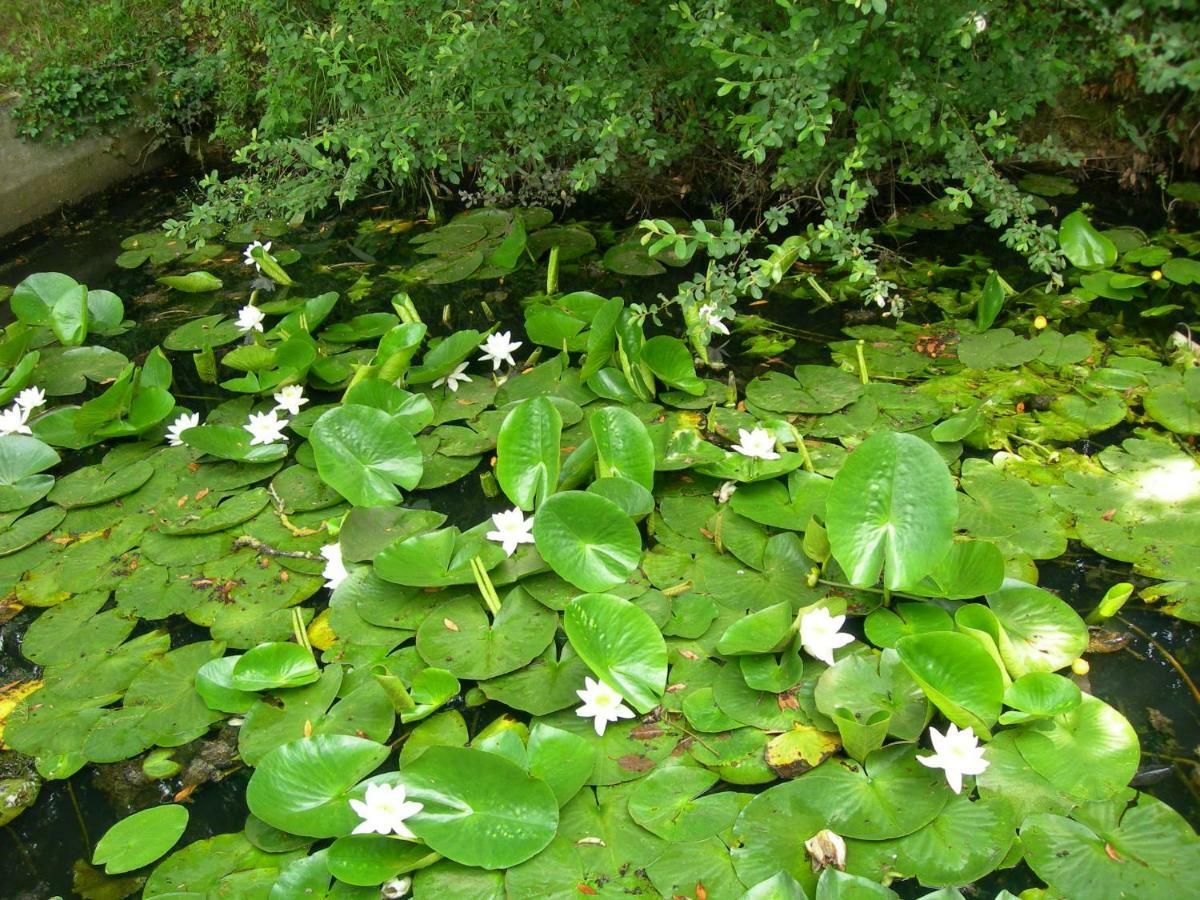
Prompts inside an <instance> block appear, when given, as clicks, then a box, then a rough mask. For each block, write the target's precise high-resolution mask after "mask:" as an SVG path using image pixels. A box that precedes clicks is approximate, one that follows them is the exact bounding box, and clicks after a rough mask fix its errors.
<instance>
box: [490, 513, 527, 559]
mask: <svg viewBox="0 0 1200 900" xmlns="http://www.w3.org/2000/svg"><path fill="white" fill-rule="evenodd" d="M492 524H493V525H495V526H496V527H495V528H494V529H493V530H492V531H489V532H488V533H487V534H486V535H485V537H486V538H487V539H488V540H489V541H496V542H497V543H498V544H500V545H502V546H503V547H504V552H505V554H506V555H508V556H512V555H513V554H514V553H516V552H517V547H518V546H520V545H521V544H532V543H533V518H532V517H530V518H528V519H527V518H525V513H523V512H521V510H519V509H510V510H507V511H505V512H498V513H495V514H494V515H493V516H492Z"/></svg>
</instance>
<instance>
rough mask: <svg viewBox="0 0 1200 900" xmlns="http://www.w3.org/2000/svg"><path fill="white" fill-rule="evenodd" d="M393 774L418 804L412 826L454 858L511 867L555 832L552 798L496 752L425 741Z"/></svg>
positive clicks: (485, 865) (472, 863)
mask: <svg viewBox="0 0 1200 900" xmlns="http://www.w3.org/2000/svg"><path fill="white" fill-rule="evenodd" d="M400 780H401V781H402V782H403V784H404V785H405V787H406V788H407V792H408V796H409V797H410V798H411V799H412V800H414V801H416V802H418V803H422V804H424V808H423V809H422V810H421V812H420V813H418V814H417V815H416V816H414V817H413V819H412V826H411V827H412V829H413V831H414V832H415V833H416V834H417V836H418V837H420V838H421V839H423V840H424V841H425V842H426V843H427V844H428V845H429V846H430V847H431V848H433V849H434V850H436V851H437V852H438V853H441V854H442V855H443V856H446V857H447V858H449V859H452V860H454V861H455V862H458V863H461V864H463V865H468V866H480V867H482V868H484V869H502V868H507V867H509V866H515V865H517V864H519V863H521V862H524V861H525V860H527V859H529V858H530V857H532V856H534V855H536V854H537V853H538V852H539V851H540V850H542V849H543V848H544V847H545V846H546V845H547V844H549V843H550V841H551V840H552V839H553V838H554V833H555V829H556V828H557V826H558V801H557V800H556V799H555V797H554V792H553V791H551V790H550V788H549V786H548V785H547V784H546V783H545V782H544V781H541V780H539V779H536V778H534V777H532V776H530V775H528V774H527V773H525V772H524V771H522V770H521V769H520V768H519V767H518V766H516V765H514V764H513V763H511V762H509V761H508V760H506V759H503V758H502V757H500V756H497V755H496V754H494V753H485V752H483V751H480V750H473V749H470V748H465V747H430V748H429V749H428V750H426V751H425V752H424V753H422V754H421V755H420V757H418V758H417V759H416V760H414V761H412V762H410V763H408V764H407V765H405V766H404V767H403V768H402V770H401V772H400Z"/></svg>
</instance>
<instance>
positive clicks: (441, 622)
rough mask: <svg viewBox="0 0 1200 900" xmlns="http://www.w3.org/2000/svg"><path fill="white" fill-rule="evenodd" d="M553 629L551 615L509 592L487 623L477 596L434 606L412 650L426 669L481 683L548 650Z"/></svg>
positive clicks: (520, 594) (517, 593)
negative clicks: (438, 670) (490, 620)
mask: <svg viewBox="0 0 1200 900" xmlns="http://www.w3.org/2000/svg"><path fill="white" fill-rule="evenodd" d="M557 628H558V616H557V615H556V614H555V613H554V612H552V611H551V610H548V609H546V607H544V606H542V605H541V604H540V603H538V602H537V601H535V600H534V599H533V598H531V597H530V596H529V594H528V593H526V592H525V591H524V590H523V589H521V588H515V589H514V590H512V591H510V592H509V593H508V594H507V595H506V596H505V597H504V598H503V599H502V601H501V604H500V612H499V613H498V614H497V615H496V618H495V620H494V621H493V622H489V621H488V618H487V614H486V612H485V611H484V608H483V603H482V600H481V599H480V598H478V597H471V596H467V597H462V598H460V599H457V600H451V601H450V602H449V603H446V604H444V605H442V606H439V607H437V608H436V609H434V611H433V612H431V613H430V614H429V616H428V617H427V618H426V619H425V621H424V622H422V623H421V627H420V628H418V629H417V650H418V652H419V653H420V654H421V656H422V657H423V658H424V659H425V660H426V661H427V662H428V663H429V664H430V665H431V666H438V667H439V668H443V669H446V670H447V671H450V672H452V673H454V674H455V675H456V676H458V677H459V678H470V679H475V680H485V679H488V678H495V677H497V676H499V675H504V674H506V673H508V672H513V671H515V670H517V669H519V668H521V667H522V666H524V665H527V664H528V663H529V662H531V661H532V660H533V659H535V658H536V657H538V656H539V655H540V654H541V653H542V651H543V650H545V649H546V647H548V646H549V644H550V642H551V641H552V640H553V639H554V632H555V631H556V630H557Z"/></svg>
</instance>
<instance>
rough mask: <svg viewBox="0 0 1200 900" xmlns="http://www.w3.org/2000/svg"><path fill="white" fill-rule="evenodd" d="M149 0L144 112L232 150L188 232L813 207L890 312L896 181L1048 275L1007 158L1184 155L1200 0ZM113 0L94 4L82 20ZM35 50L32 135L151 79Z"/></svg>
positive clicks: (1043, 247) (70, 129)
mask: <svg viewBox="0 0 1200 900" xmlns="http://www.w3.org/2000/svg"><path fill="white" fill-rule="evenodd" d="M41 2H42V3H43V5H45V4H49V3H50V0H41ZM159 3H160V4H166V5H165V6H160V5H157V4H152V7H154V10H155V12H154V13H153V14H151V15H148V16H143V17H141V19H140V23H141V24H140V25H139V26H138V27H139V28H140V29H141V33H143V34H145V33H150V32H155V30H157V34H158V37H157V38H156V39H152V40H146V39H143V41H142V43H141V45H140V46H142V47H144V48H150V47H161V46H167V47H173V48H174V49H172V50H170V52H163V51H161V50H157V51H155V53H157V56H155V53H152V52H150V51H149V50H145V49H144V50H143V51H142V52H143V54H144V58H143V59H141V60H140V62H136V63H134V64H133V67H132V68H131V69H130V71H137V72H144V73H146V77H148V78H149V82H150V84H151V85H152V87H151V89H150V93H151V96H152V98H153V102H152V105H153V112H152V113H151V114H150V122H151V124H152V125H153V126H154V127H155V128H156V130H158V131H159V132H160V133H162V134H170V135H180V136H184V137H191V136H192V135H193V134H195V133H201V132H204V131H208V130H210V126H211V133H212V135H213V136H214V137H216V138H217V139H218V140H219V141H221V142H223V143H224V144H225V145H226V146H227V147H228V148H229V149H230V151H231V154H232V159H233V161H234V163H235V166H234V167H233V168H232V169H231V170H229V171H227V172H226V173H225V175H224V177H218V176H217V175H215V174H214V175H212V176H210V177H208V178H206V179H205V180H204V187H205V190H206V198H205V200H204V202H203V203H201V204H199V205H197V206H196V207H195V208H194V209H193V210H192V214H191V216H190V222H191V224H195V223H197V222H208V221H217V220H232V219H238V218H244V216H245V214H246V211H247V210H250V211H252V212H253V214H254V215H255V216H261V215H276V216H282V217H284V218H288V219H292V220H299V219H302V218H304V217H306V216H310V215H312V214H314V213H316V212H318V211H320V210H322V209H325V208H327V207H329V206H331V205H340V204H345V203H348V202H350V201H353V200H356V199H360V198H363V197H367V196H376V195H378V194H380V193H385V192H393V191H396V190H402V191H407V192H408V193H409V195H410V198H412V199H416V200H418V201H419V202H425V201H426V200H427V199H444V198H454V199H465V200H467V201H470V202H477V201H487V202H501V203H503V202H551V201H557V202H570V200H571V199H572V198H573V197H575V196H576V195H578V194H581V193H585V192H589V191H593V190H595V189H597V188H603V189H605V190H607V191H612V190H613V189H616V190H618V191H620V192H623V193H625V194H627V195H632V196H633V197H634V198H636V199H638V200H639V201H640V205H641V206H642V207H643V208H647V209H648V208H651V207H656V206H661V205H662V204H663V202H664V201H666V200H668V199H671V200H681V199H682V200H684V201H685V203H686V204H687V205H690V206H692V207H693V208H696V207H698V208H704V207H705V206H706V205H714V206H717V207H719V208H720V209H721V210H722V211H726V210H742V211H747V210H749V211H753V212H754V213H755V214H756V215H758V214H761V212H762V211H764V210H766V209H770V208H774V209H776V210H778V212H777V214H776V215H775V217H774V218H772V219H771V220H770V222H771V224H772V225H774V226H777V225H779V224H780V223H781V222H782V221H783V217H784V216H785V215H786V214H788V213H790V212H792V211H803V212H805V213H806V214H807V213H810V212H813V211H815V212H816V213H817V216H818V218H817V221H816V222H815V224H814V225H813V227H812V228H810V229H809V232H808V235H807V243H806V252H821V253H826V254H830V255H832V256H833V257H834V258H835V259H838V260H839V261H842V262H844V263H846V264H847V265H849V266H850V267H851V269H852V271H853V273H854V275H855V276H856V277H857V278H859V279H861V280H863V281H864V283H866V284H869V285H872V287H871V288H870V291H871V294H870V296H871V299H875V300H880V299H882V297H883V296H884V295H885V294H886V289H885V288H884V287H883V286H881V285H879V284H878V283H877V281H876V278H875V269H874V265H873V263H872V262H871V253H870V247H871V241H870V236H869V234H866V233H864V232H863V231H862V229H861V225H860V224H859V223H860V222H861V221H863V220H864V214H865V213H867V212H868V211H873V212H876V213H879V212H884V213H886V212H887V210H888V208H889V207H890V206H891V205H892V204H891V202H890V201H891V196H890V195H888V196H887V197H886V200H887V201H888V202H884V200H885V198H883V197H881V196H880V190H881V189H882V188H889V187H895V186H901V187H908V188H916V189H922V190H928V191H929V192H930V195H931V197H933V198H940V200H941V201H942V202H943V203H945V204H946V205H947V206H948V207H950V208H956V207H965V206H975V205H978V206H981V207H983V208H984V209H986V211H987V217H988V221H989V222H990V223H992V224H993V225H995V226H996V227H997V228H999V229H1001V230H1002V231H1003V235H1004V240H1005V242H1006V243H1007V244H1008V245H1009V246H1011V247H1012V248H1014V249H1015V250H1017V251H1019V252H1021V253H1023V254H1024V255H1025V256H1026V257H1027V258H1028V259H1029V260H1030V263H1031V265H1032V266H1033V267H1034V269H1035V270H1037V271H1040V272H1043V273H1046V274H1048V275H1051V276H1052V277H1053V274H1054V272H1055V271H1056V269H1057V268H1058V267H1059V266H1060V265H1061V258H1060V257H1059V255H1058V253H1057V248H1056V246H1055V241H1054V237H1053V233H1052V232H1051V230H1050V229H1049V228H1048V227H1046V226H1044V225H1043V224H1040V223H1039V222H1038V221H1037V220H1036V218H1035V209H1034V207H1033V205H1032V201H1031V200H1030V198H1029V197H1027V196H1026V195H1025V194H1023V193H1022V192H1020V191H1018V190H1017V189H1016V188H1015V187H1014V185H1013V184H1012V183H1011V182H1010V181H1009V179H1008V178H1007V177H1006V176H1005V173H1006V172H1010V171H1014V170H1015V169H1017V168H1021V167H1026V166H1028V165H1030V164H1038V163H1051V164H1054V165H1056V166H1070V165H1073V164H1076V163H1078V162H1079V161H1080V160H1081V159H1082V158H1083V157H1085V156H1086V155H1087V153H1088V152H1091V151H1093V148H1094V147H1095V146H1096V143H1097V141H1098V140H1099V138H1098V135H1099V134H1103V139H1104V140H1105V141H1107V142H1111V141H1113V140H1120V141H1124V142H1125V146H1127V147H1128V148H1129V150H1130V153H1131V154H1132V152H1133V151H1136V152H1137V153H1139V154H1141V157H1140V158H1141V159H1143V160H1151V161H1153V160H1158V159H1161V160H1163V161H1164V165H1165V164H1167V163H1169V161H1170V159H1171V158H1172V157H1181V158H1182V159H1183V161H1184V162H1185V163H1186V162H1189V161H1191V162H1193V163H1194V162H1195V160H1189V158H1188V156H1187V154H1188V152H1189V151H1188V149H1187V148H1188V144H1189V142H1188V134H1189V133H1190V130H1191V129H1192V128H1193V127H1194V125H1195V123H1196V121H1197V119H1198V118H1200V117H1198V115H1197V101H1196V86H1197V83H1198V82H1200V63H1198V62H1197V59H1198V58H1200V53H1197V50H1198V48H1200V17H1197V16H1195V15H1194V13H1195V12H1196V7H1197V3H1196V2H1194V0H1149V2H1132V0H1126V2H1103V0H1077V2H1073V3H1071V4H1062V3H1057V2H1051V0H1023V2H1014V3H1006V4H999V3H987V2H981V0H922V2H921V3H902V4H901V3H892V4H888V3H887V2H886V0H840V2H837V0H829V2H821V3H816V2H812V0H775V2H773V3H767V2H763V0H692V2H690V3H689V2H684V0H676V2H672V3H666V4H656V3H645V2H641V0H424V2H422V3H420V4H414V3H412V2H411V0H369V2H366V0H292V2H287V3H282V4H281V3H279V2H278V0H239V2H237V3H234V2H231V0H175V2H173V3H172V2H167V0H159ZM119 5H120V4H115V3H113V2H106V3H92V4H87V7H88V9H89V10H90V11H91V12H90V14H89V17H88V20H89V22H90V23H91V24H90V25H89V26H88V27H89V28H91V29H92V32H91V33H92V34H93V35H94V33H95V29H96V27H97V23H100V22H102V21H103V15H104V14H105V12H106V11H107V14H109V15H110V17H111V15H112V13H113V10H114V9H115V8H116V7H117V6H119ZM111 25H112V27H113V28H114V29H116V30H117V31H118V32H120V29H122V28H124V29H126V30H128V29H129V28H131V27H132V26H130V25H128V24H120V23H118V22H115V21H114V22H112V23H111ZM65 27H66V26H65V25H64V26H63V28H65ZM45 43H46V42H45V41H42V44H43V45H44V44H45ZM123 52H124V51H123ZM85 56H86V54H85ZM9 58H10V59H11V58H12V57H11V54H10V57H9ZM25 60H26V63H25V65H26V68H25V69H24V70H23V72H24V74H23V75H22V77H23V78H26V79H27V80H26V82H25V84H26V86H27V90H25V91H23V92H21V96H22V99H21V100H20V102H19V105H18V113H19V115H23V116H24V117H25V121H27V122H28V123H29V124H28V126H27V130H26V133H28V134H45V133H48V132H52V131H55V132H57V133H61V134H68V135H69V134H74V133H77V132H78V131H80V130H82V129H84V128H86V127H90V126H91V125H93V124H97V123H102V122H104V121H106V120H109V119H111V118H113V117H115V116H118V115H122V114H124V113H125V112H126V111H127V109H128V100H127V96H126V94H125V92H127V91H129V90H133V89H135V88H137V87H139V86H142V87H144V86H143V85H142V84H141V80H140V79H133V78H130V79H128V80H127V81H122V82H120V83H118V84H110V83H108V82H105V81H103V80H100V81H97V79H103V78H112V77H115V76H114V75H112V74H111V72H112V67H111V66H110V65H109V64H108V61H107V60H106V58H105V57H103V56H96V57H93V58H90V59H85V60H84V61H80V62H78V63H77V65H80V66H82V67H83V69H82V71H77V70H74V69H71V70H68V71H69V76H67V75H64V71H63V69H62V68H61V66H62V65H63V63H61V62H52V63H51V64H48V65H41V66H40V67H39V66H38V65H37V64H36V62H37V61H35V60H34V59H33V58H32V57H28V56H27V57H26V58H25ZM139 65H140V66H142V67H143V68H139ZM10 68H11V66H10ZM3 71H4V67H3V65H2V64H0V72H3ZM103 73H110V74H107V75H105V74H103ZM89 78H90V79H92V81H88V80H87V79H89ZM77 86H78V87H79V89H78V90H77V89H76V88H77ZM63 98H65V100H64V99H63ZM1084 100H1087V101H1088V102H1089V103H1092V101H1094V100H1100V101H1102V103H1103V104H1105V105H1103V106H1096V105H1095V104H1094V103H1092V105H1091V106H1089V111H1095V110H1097V109H1099V110H1100V115H1101V116H1107V118H1106V119H1105V120H1104V121H1096V122H1093V123H1091V127H1092V129H1093V131H1092V132H1088V131H1087V130H1086V129H1085V130H1083V131H1081V130H1080V129H1079V128H1078V126H1077V125H1076V124H1071V125H1070V127H1068V124H1067V118H1069V117H1063V116H1060V115H1059V113H1060V112H1063V111H1065V112H1067V113H1069V112H1070V109H1069V108H1068V109H1066V110H1059V109H1057V105H1058V104H1060V103H1072V102H1075V103H1078V102H1083V101H1084ZM66 101H70V102H66ZM22 109H23V110H24V112H23V113H22V112H21V110H22ZM56 116H57V119H58V120H61V121H58V120H56ZM1190 152H1191V153H1195V151H1194V150H1192V151H1190ZM1131 158H1132V156H1131ZM1143 165H1144V164H1143ZM764 221H765V220H764ZM881 292H882V293H881Z"/></svg>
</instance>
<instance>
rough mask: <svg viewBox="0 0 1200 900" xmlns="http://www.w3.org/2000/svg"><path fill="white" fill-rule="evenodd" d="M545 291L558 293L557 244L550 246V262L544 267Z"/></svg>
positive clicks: (552, 293)
mask: <svg viewBox="0 0 1200 900" xmlns="http://www.w3.org/2000/svg"><path fill="white" fill-rule="evenodd" d="M546 293H547V294H548V295H550V296H552V297H553V296H554V295H555V294H557V293H558V245H557V244H555V245H554V246H553V247H551V248H550V262H549V264H548V265H547V267H546Z"/></svg>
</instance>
